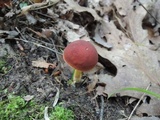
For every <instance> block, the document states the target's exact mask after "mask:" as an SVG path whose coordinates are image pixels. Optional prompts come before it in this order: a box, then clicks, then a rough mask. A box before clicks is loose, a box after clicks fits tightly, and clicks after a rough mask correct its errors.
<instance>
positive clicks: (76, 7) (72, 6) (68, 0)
mask: <svg viewBox="0 0 160 120" xmlns="http://www.w3.org/2000/svg"><path fill="white" fill-rule="evenodd" d="M64 1H65V2H66V3H67V4H68V5H69V7H68V9H73V10H75V11H76V12H84V11H87V12H89V13H91V14H92V16H93V17H94V19H95V20H97V21H100V20H101V17H99V16H98V14H97V13H96V11H95V10H94V9H92V8H87V7H81V6H80V5H79V4H78V3H77V2H75V1H73V0H64Z"/></svg>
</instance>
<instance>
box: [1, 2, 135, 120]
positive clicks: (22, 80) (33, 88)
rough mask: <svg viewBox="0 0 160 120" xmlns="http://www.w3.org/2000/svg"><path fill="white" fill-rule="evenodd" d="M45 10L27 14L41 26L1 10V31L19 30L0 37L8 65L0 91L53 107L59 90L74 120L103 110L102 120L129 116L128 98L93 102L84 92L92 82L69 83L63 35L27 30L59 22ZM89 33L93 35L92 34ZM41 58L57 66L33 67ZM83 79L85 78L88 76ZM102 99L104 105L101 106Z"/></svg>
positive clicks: (91, 118) (88, 119)
mask: <svg viewBox="0 0 160 120" xmlns="http://www.w3.org/2000/svg"><path fill="white" fill-rule="evenodd" d="M15 4H17V3H15ZM45 10H46V9H43V10H37V11H31V12H30V14H31V15H33V16H35V17H37V19H38V18H39V19H40V18H41V19H43V20H45V22H42V23H41V22H40V21H38V22H37V23H36V24H31V23H29V22H28V20H27V19H26V17H25V15H22V16H19V17H18V16H17V15H13V16H12V17H10V18H8V17H5V14H6V13H7V12H9V11H10V9H8V8H3V10H0V12H1V14H0V15H1V16H0V17H1V18H2V20H1V22H0V23H1V24H0V29H1V30H6V31H17V30H19V33H18V35H13V34H11V36H12V37H10V36H9V34H8V33H4V34H3V35H1V40H2V39H4V41H0V51H1V53H0V55H1V59H2V58H4V57H6V56H7V58H6V62H7V65H6V66H10V69H9V71H8V72H7V73H5V74H4V73H3V74H2V73H1V74H0V77H1V78H0V79H1V82H0V90H1V91H3V90H7V91H8V92H9V93H11V94H15V95H19V96H25V95H33V96H34V100H35V101H37V103H39V104H44V103H46V102H49V103H50V104H53V102H54V99H55V98H54V97H55V95H56V92H57V90H56V88H58V89H59V90H60V96H59V100H58V103H60V102H63V103H64V104H65V106H66V107H67V108H70V109H71V110H73V111H74V114H75V117H76V118H75V119H76V120H98V119H99V118H100V113H101V112H100V111H101V110H102V108H103V107H104V108H103V110H104V113H103V119H104V120H117V119H120V118H125V117H126V116H129V114H130V112H131V111H132V109H133V105H132V104H127V102H126V101H127V99H128V98H127V97H113V98H110V99H107V97H105V96H103V97H102V96H98V97H96V98H95V99H93V97H94V96H95V95H96V93H95V91H92V92H90V93H87V89H86V87H87V85H88V84H89V81H91V80H88V81H86V82H85V83H84V84H80V85H78V86H76V87H74V86H72V85H70V84H68V80H69V79H70V78H71V76H72V72H71V71H70V68H68V67H66V66H65V63H64V61H63V59H62V52H61V51H62V50H63V48H64V47H65V46H66V45H67V41H66V39H65V38H63V33H61V32H57V33H54V34H53V35H52V36H51V37H49V38H47V39H45V38H44V37H41V36H38V34H37V33H35V32H33V31H31V30H29V29H28V28H30V29H32V30H34V31H37V32H39V33H41V29H42V28H45V29H49V27H51V26H52V27H53V28H54V27H56V24H57V22H58V21H54V20H53V19H52V18H50V17H46V16H45V14H42V13H43V12H45ZM15 11H16V10H15ZM39 13H41V14H39ZM88 27H89V26H88ZM16 28H17V29H16ZM89 32H90V33H92V31H89ZM25 40H26V41H27V42H26V41H25ZM37 44H41V45H43V46H45V47H42V46H39V45H37ZM49 48H50V49H52V50H50V49H49ZM54 50H56V51H58V52H59V53H61V54H59V53H58V54H56V52H53V51H54ZM40 59H41V60H42V59H43V60H45V61H46V62H47V63H54V64H56V67H55V68H52V67H50V68H39V67H34V66H33V65H32V61H37V60H40ZM83 77H84V78H85V77H86V78H87V76H83ZM0 98H1V100H3V99H5V94H4V93H3V94H2V93H1V94H0ZM103 100H104V104H103V106H101V105H102V101H103Z"/></svg>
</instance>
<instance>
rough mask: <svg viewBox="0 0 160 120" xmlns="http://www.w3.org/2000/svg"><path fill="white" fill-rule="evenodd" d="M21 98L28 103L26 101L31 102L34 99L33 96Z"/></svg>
mask: <svg viewBox="0 0 160 120" xmlns="http://www.w3.org/2000/svg"><path fill="white" fill-rule="evenodd" d="M23 98H24V100H25V101H27V102H28V101H30V100H32V99H33V98H34V95H26V96H24V97H23Z"/></svg>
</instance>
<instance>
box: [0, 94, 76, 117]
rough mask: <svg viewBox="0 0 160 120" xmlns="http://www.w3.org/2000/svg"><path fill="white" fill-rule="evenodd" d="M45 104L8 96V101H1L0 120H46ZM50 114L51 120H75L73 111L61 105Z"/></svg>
mask: <svg viewBox="0 0 160 120" xmlns="http://www.w3.org/2000/svg"><path fill="white" fill-rule="evenodd" d="M44 109H45V105H44V104H37V103H36V102H34V101H33V100H31V101H29V102H26V101H25V100H24V99H23V98H22V97H20V96H14V95H8V98H7V99H6V100H3V101H0V120H44ZM51 109H52V110H51V111H50V112H49V113H48V114H49V118H50V120H74V113H73V111H72V110H69V109H67V108H64V107H62V106H60V105H58V106H56V107H55V108H51Z"/></svg>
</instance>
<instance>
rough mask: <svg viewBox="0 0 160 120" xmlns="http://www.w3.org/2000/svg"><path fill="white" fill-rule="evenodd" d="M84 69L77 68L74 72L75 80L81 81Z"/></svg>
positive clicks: (75, 81) (76, 81)
mask: <svg viewBox="0 0 160 120" xmlns="http://www.w3.org/2000/svg"><path fill="white" fill-rule="evenodd" d="M81 77H82V71H80V70H77V69H75V70H74V72H73V78H72V79H73V82H74V83H78V82H81Z"/></svg>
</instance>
